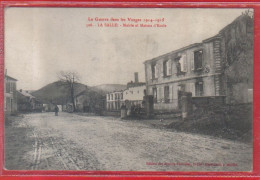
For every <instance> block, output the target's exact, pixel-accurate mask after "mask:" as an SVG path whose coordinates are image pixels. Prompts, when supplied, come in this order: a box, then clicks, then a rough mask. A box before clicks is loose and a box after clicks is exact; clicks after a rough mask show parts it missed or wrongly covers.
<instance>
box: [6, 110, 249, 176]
mask: <svg viewBox="0 0 260 180" xmlns="http://www.w3.org/2000/svg"><path fill="white" fill-rule="evenodd" d="M5 137H6V139H5V166H6V168H7V169H27V170H106V171H250V170H251V169H252V167H251V166H252V147H251V146H249V145H248V144H243V143H240V142H232V141H228V140H223V139H216V138H212V137H207V136H202V135H194V134H188V133H182V132H170V131H167V130H161V129H156V128H152V127H150V126H149V125H145V124H142V123H136V122H131V121H130V120H128V121H126V120H124V121H122V120H120V119H117V118H112V117H98V116H89V117H86V116H79V115H75V114H69V113H60V114H59V116H54V114H53V113H37V114H26V115H24V116H23V117H15V118H14V119H13V120H12V125H10V126H7V127H6V134H5Z"/></svg>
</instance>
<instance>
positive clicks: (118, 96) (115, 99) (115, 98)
mask: <svg viewBox="0 0 260 180" xmlns="http://www.w3.org/2000/svg"><path fill="white" fill-rule="evenodd" d="M123 92H124V91H116V92H111V93H108V94H106V109H107V110H108V111H112V110H120V107H121V106H122V104H123V103H124V100H123Z"/></svg>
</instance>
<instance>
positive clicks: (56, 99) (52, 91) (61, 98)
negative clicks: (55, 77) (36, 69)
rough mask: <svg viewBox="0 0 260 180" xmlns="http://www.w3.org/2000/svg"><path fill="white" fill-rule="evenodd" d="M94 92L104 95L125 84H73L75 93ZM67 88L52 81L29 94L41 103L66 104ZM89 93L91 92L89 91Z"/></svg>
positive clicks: (123, 87) (123, 86)
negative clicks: (89, 85)
mask: <svg viewBox="0 0 260 180" xmlns="http://www.w3.org/2000/svg"><path fill="white" fill-rule="evenodd" d="M87 89H88V91H87V92H92V93H94V94H99V95H105V94H106V93H108V92H113V91H120V90H124V89H126V85H122V84H103V85H98V86H93V87H88V86H87V85H84V84H81V83H77V84H75V95H76V94H79V93H81V92H83V91H85V90H87ZM69 93H70V92H69V89H68V87H66V85H65V84H62V83H61V82H53V83H50V84H48V85H46V86H44V87H42V88H41V89H39V90H36V91H33V92H32V93H31V94H32V95H33V96H35V97H36V98H37V99H39V100H41V101H42V102H43V103H48V102H51V103H54V104H66V103H67V102H68V101H69V100H70V99H69V97H70V95H69ZM90 94H91V93H90Z"/></svg>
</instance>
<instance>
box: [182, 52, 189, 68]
mask: <svg viewBox="0 0 260 180" xmlns="http://www.w3.org/2000/svg"><path fill="white" fill-rule="evenodd" d="M182 58H183V71H182V72H187V69H188V68H187V55H186V54H183V55H182Z"/></svg>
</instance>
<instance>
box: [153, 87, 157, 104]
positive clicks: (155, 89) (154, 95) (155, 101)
mask: <svg viewBox="0 0 260 180" xmlns="http://www.w3.org/2000/svg"><path fill="white" fill-rule="evenodd" d="M153 101H154V103H157V88H153Z"/></svg>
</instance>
